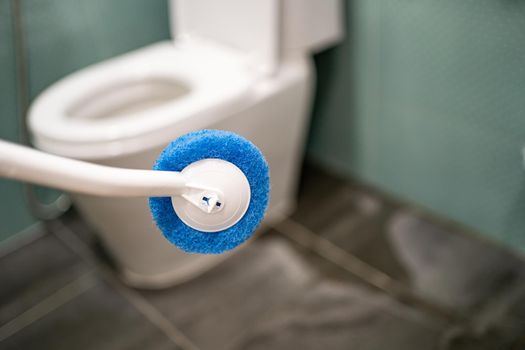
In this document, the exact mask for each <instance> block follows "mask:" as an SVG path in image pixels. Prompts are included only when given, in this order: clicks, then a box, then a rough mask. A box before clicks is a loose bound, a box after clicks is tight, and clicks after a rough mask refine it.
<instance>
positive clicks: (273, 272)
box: [142, 237, 315, 349]
mask: <svg viewBox="0 0 525 350" xmlns="http://www.w3.org/2000/svg"><path fill="white" fill-rule="evenodd" d="M313 278H315V272H314V271H313V270H312V269H311V268H310V266H308V264H307V263H306V262H305V261H304V260H303V259H302V258H301V256H300V255H299V254H298V253H297V252H296V251H294V250H293V248H292V247H291V246H290V245H289V244H288V243H286V241H284V240H283V239H279V238H277V237H276V238H273V239H260V240H257V241H255V242H253V243H252V244H250V245H248V246H246V247H245V248H244V249H242V250H240V251H238V252H237V253H236V254H235V255H233V256H232V257H231V258H229V259H228V260H226V261H225V262H223V263H222V264H221V265H219V266H217V267H216V268H214V269H213V270H211V271H209V272H207V273H206V274H204V275H202V276H201V277H199V278H197V279H195V280H193V281H190V282H188V283H185V284H183V285H180V286H177V287H174V288H171V289H167V290H163V291H143V292H142V294H143V296H145V297H146V299H147V300H149V301H150V302H151V303H152V304H153V305H154V306H156V308H157V309H158V310H159V311H160V312H162V313H163V314H164V315H165V316H166V317H167V318H169V319H170V320H171V321H172V322H173V323H174V324H175V326H176V327H178V328H179V329H181V330H182V331H183V332H184V333H185V334H186V335H187V336H188V337H189V338H190V339H192V341H193V342H194V343H196V344H197V345H198V346H199V347H201V348H202V349H224V348H225V347H226V346H227V345H228V344H230V343H231V342H232V341H233V340H234V339H235V338H236V337H238V336H239V334H241V333H242V332H243V331H245V330H246V329H247V327H249V326H250V325H251V324H253V323H254V322H255V320H257V319H258V318H260V317H261V316H262V315H263V314H264V313H265V312H266V311H267V310H269V309H270V308H271V307H272V306H274V305H276V304H279V303H282V302H284V301H285V300H288V299H290V298H293V296H294V295H296V294H297V293H298V292H299V291H300V290H302V289H304V288H305V286H306V285H307V284H308V283H309V281H311V280H312V279H313Z"/></svg>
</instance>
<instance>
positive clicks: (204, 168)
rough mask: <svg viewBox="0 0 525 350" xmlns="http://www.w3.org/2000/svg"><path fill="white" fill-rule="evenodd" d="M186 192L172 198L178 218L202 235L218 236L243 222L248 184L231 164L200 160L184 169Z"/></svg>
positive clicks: (213, 160)
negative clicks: (216, 233) (219, 232)
mask: <svg viewBox="0 0 525 350" xmlns="http://www.w3.org/2000/svg"><path fill="white" fill-rule="evenodd" d="M181 173H182V174H183V175H184V176H185V177H186V178H187V179H188V181H189V182H188V183H187V185H186V188H187V190H186V192H185V193H183V194H182V195H181V196H174V197H172V198H171V203H172V206H173V209H174V210H175V213H176V214H177V216H178V217H179V218H180V219H181V220H182V221H183V222H184V223H185V224H186V225H188V226H190V227H192V228H194V229H196V230H199V231H202V232H218V231H222V230H225V229H227V228H229V227H232V226H233V225H235V224H236V223H237V222H239V220H241V219H242V217H243V216H244V214H245V213H246V211H247V210H248V206H249V204H250V198H251V192H250V184H249V183H248V180H247V179H246V176H245V175H244V173H243V172H242V171H241V170H240V169H239V168H238V167H237V166H236V165H234V164H232V163H230V162H227V161H225V160H221V159H211V158H210V159H203V160H199V161H197V162H194V163H192V164H190V165H188V166H187V167H186V168H184V169H183V170H182V171H181Z"/></svg>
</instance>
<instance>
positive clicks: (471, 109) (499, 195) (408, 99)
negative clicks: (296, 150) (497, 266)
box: [309, 0, 525, 250]
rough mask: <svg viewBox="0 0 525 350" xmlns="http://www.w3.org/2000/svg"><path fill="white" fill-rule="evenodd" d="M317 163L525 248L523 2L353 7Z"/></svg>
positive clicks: (320, 110) (318, 113)
mask: <svg viewBox="0 0 525 350" xmlns="http://www.w3.org/2000/svg"><path fill="white" fill-rule="evenodd" d="M346 12H347V16H348V33H349V34H348V37H347V38H346V40H345V42H344V43H343V45H341V46H340V47H339V48H337V49H334V50H331V51H328V52H326V53H323V54H322V55H320V56H319V57H317V59H316V61H317V66H318V69H319V92H318V101H317V104H316V108H315V113H314V119H313V124H312V132H311V139H310V145H309V154H310V156H311V157H313V158H314V159H316V160H317V161H319V162H321V163H324V164H326V165H327V166H329V167H332V168H333V169H335V170H337V171H340V172H343V173H346V174H351V175H353V176H356V177H358V178H361V179H362V180H364V181H366V182H368V183H371V184H373V185H376V186H378V187H381V188H383V189H386V190H387V191H390V192H391V193H394V194H396V195H398V196H401V197H403V198H405V199H408V200H410V201H413V202H416V203H419V204H420V205H423V206H425V207H427V208H429V209H431V210H433V211H435V212H437V213H440V214H441V215H444V216H446V217H450V218H452V219H455V220H457V221H459V222H462V223H464V224H466V225H468V226H470V227H472V228H474V229H476V230H478V231H480V232H482V233H484V234H486V235H488V236H490V237H492V238H495V239H498V240H500V241H502V242H505V243H506V244H508V245H510V246H512V247H515V248H521V249H522V250H524V249H525V171H524V164H523V163H524V161H523V155H522V149H523V147H525V2H523V1H512V0H499V1H498V0H462V1H456V0H440V1H437V0H433V1H412V0H357V1H348V2H347V8H346Z"/></svg>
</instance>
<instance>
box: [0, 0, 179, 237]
mask: <svg viewBox="0 0 525 350" xmlns="http://www.w3.org/2000/svg"><path fill="white" fill-rule="evenodd" d="M18 1H21V8H22V20H23V23H24V34H25V37H26V44H27V45H26V50H27V53H28V64H29V80H30V81H29V84H30V93H31V97H34V96H36V95H37V94H38V93H39V92H40V91H42V89H44V88H45V87H47V86H48V85H50V84H51V83H53V82H54V81H56V80H57V79H59V78H61V77H63V76H65V75H67V74H68V73H71V72H73V71H74V70H77V69H79V68H82V67H85V66H87V65H89V64H92V63H94V62H98V61H101V60H104V59H107V58H109V57H112V56H115V55H118V54H120V53H123V52H126V51H130V50H133V49H136V48H139V47H141V46H144V45H147V44H149V43H152V42H155V41H160V40H165V39H168V38H169V25H168V13H167V0H18ZM11 5H12V4H11V1H10V0H0V138H2V139H9V140H13V141H15V140H16V139H17V109H16V106H17V103H16V93H15V91H16V89H15V83H16V80H15V79H16V76H15V60H14V43H13V32H12V21H13V13H12V12H13V11H12V10H13V9H12V7H11ZM0 193H1V195H2V199H1V200H0V240H2V239H4V238H6V237H8V236H10V235H12V234H13V233H15V232H18V231H20V230H22V229H23V228H25V227H27V226H28V225H30V224H31V223H32V222H33V221H34V219H33V218H31V216H30V215H29V213H28V211H27V209H26V205H25V203H24V202H23V192H22V189H21V186H20V185H19V184H18V183H15V182H13V181H6V180H0Z"/></svg>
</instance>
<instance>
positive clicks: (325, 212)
mask: <svg viewBox="0 0 525 350" xmlns="http://www.w3.org/2000/svg"><path fill="white" fill-rule="evenodd" d="M307 171H312V169H307ZM316 174H317V175H316V176H315V177H314V179H315V180H317V181H318V182H321V183H325V184H326V185H324V186H323V187H324V189H323V191H322V193H320V194H319V195H318V198H317V200H318V203H317V206H314V205H304V204H302V203H301V199H300V200H299V205H298V210H297V211H296V213H295V214H294V216H293V220H295V221H296V222H298V223H300V224H301V225H303V226H305V227H306V228H308V229H309V230H311V231H313V232H315V233H316V234H318V235H319V236H321V237H323V238H325V239H327V240H329V241H330V242H332V243H334V244H335V245H337V246H338V247H339V248H342V249H343V250H345V251H346V252H348V253H350V254H352V255H354V256H356V257H357V258H359V259H361V260H362V261H364V262H365V263H368V264H369V265H372V266H373V267H374V268H376V269H379V270H381V271H382V272H384V273H387V274H388V275H389V276H390V277H392V278H394V279H396V280H397V281H399V282H404V283H405V284H407V283H408V281H407V279H408V275H407V273H406V271H405V269H404V267H403V265H402V264H401V263H400V261H399V260H398V259H397V256H396V255H395V252H394V250H393V249H392V247H391V244H390V242H389V241H388V239H387V235H386V230H387V226H388V221H389V219H390V216H391V215H392V213H394V212H395V211H396V210H397V208H398V206H399V205H397V206H396V204H395V203H392V201H391V200H389V199H386V198H383V197H381V196H380V195H378V194H376V193H374V192H372V191H369V190H368V189H366V188H364V187H362V186H359V185H358V184H356V183H352V182H350V181H347V182H341V181H336V180H333V181H328V180H326V179H325V180H321V179H322V178H323V177H328V178H332V177H333V176H332V175H329V174H326V173H316ZM310 182H311V184H310V186H311V187H312V188H308V187H306V186H305V187H303V191H305V192H306V194H303V196H302V197H301V198H303V197H309V196H310V195H311V193H310V192H316V190H315V184H314V182H315V181H314V180H313V179H312V180H310Z"/></svg>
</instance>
